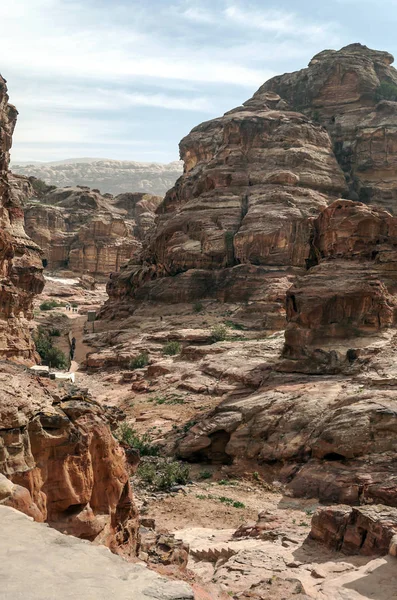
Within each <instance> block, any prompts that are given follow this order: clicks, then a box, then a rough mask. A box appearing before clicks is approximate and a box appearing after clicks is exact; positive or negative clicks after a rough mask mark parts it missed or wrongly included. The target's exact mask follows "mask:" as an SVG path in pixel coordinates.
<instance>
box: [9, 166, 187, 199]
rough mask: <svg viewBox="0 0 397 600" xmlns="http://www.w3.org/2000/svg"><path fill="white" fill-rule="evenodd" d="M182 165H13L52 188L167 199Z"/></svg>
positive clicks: (13, 169)
mask: <svg viewBox="0 0 397 600" xmlns="http://www.w3.org/2000/svg"><path fill="white" fill-rule="evenodd" d="M182 165H183V163H182V162H181V161H173V162H170V163H168V164H161V163H154V162H153V163H144V162H136V161H128V160H112V159H102V158H67V159H64V160H60V161H53V162H36V161H30V162H26V161H21V162H17V161H14V162H13V163H11V169H12V171H13V172H14V173H17V174H19V175H25V176H28V177H31V176H33V177H37V178H39V179H42V180H43V181H45V182H46V183H48V184H49V185H56V186H57V187H68V186H76V185H86V186H88V187H90V188H94V189H99V190H100V191H101V192H102V193H107V192H108V193H111V194H114V195H116V194H121V193H124V192H146V193H151V194H155V195H160V196H164V194H165V193H166V192H167V190H169V189H170V188H171V187H173V185H174V183H175V181H176V180H177V179H178V177H179V176H180V175H181V174H182V170H183V166H182Z"/></svg>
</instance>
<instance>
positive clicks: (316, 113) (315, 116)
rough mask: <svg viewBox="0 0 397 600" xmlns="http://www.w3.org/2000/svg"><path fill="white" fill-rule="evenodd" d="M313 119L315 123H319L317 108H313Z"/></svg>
mask: <svg viewBox="0 0 397 600" xmlns="http://www.w3.org/2000/svg"><path fill="white" fill-rule="evenodd" d="M313 121H314V122H315V123H320V113H319V112H318V110H315V111H314V113H313Z"/></svg>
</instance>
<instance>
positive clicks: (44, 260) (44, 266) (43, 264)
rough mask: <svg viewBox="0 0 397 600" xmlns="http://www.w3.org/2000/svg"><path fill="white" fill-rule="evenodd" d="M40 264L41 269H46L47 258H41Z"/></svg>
mask: <svg viewBox="0 0 397 600" xmlns="http://www.w3.org/2000/svg"><path fill="white" fill-rule="evenodd" d="M41 264H42V266H43V269H46V268H47V267H48V260H47V259H46V258H42V259H41Z"/></svg>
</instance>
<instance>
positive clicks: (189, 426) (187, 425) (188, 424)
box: [182, 421, 197, 433]
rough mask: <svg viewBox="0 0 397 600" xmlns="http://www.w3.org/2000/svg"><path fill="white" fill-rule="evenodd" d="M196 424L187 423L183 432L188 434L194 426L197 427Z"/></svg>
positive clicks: (193, 422) (194, 422) (192, 422)
mask: <svg viewBox="0 0 397 600" xmlns="http://www.w3.org/2000/svg"><path fill="white" fill-rule="evenodd" d="M196 423H197V421H188V422H187V423H185V424H184V425H183V427H182V430H183V432H184V433H187V432H188V431H189V429H191V428H192V427H193V425H196Z"/></svg>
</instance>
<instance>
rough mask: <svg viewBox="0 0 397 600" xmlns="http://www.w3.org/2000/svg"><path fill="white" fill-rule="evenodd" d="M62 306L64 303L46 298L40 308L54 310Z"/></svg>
mask: <svg viewBox="0 0 397 600" xmlns="http://www.w3.org/2000/svg"><path fill="white" fill-rule="evenodd" d="M60 306H62V304H60V303H59V302H57V301H56V300H44V302H42V303H41V304H40V310H52V309H53V308H58V307H60Z"/></svg>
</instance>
